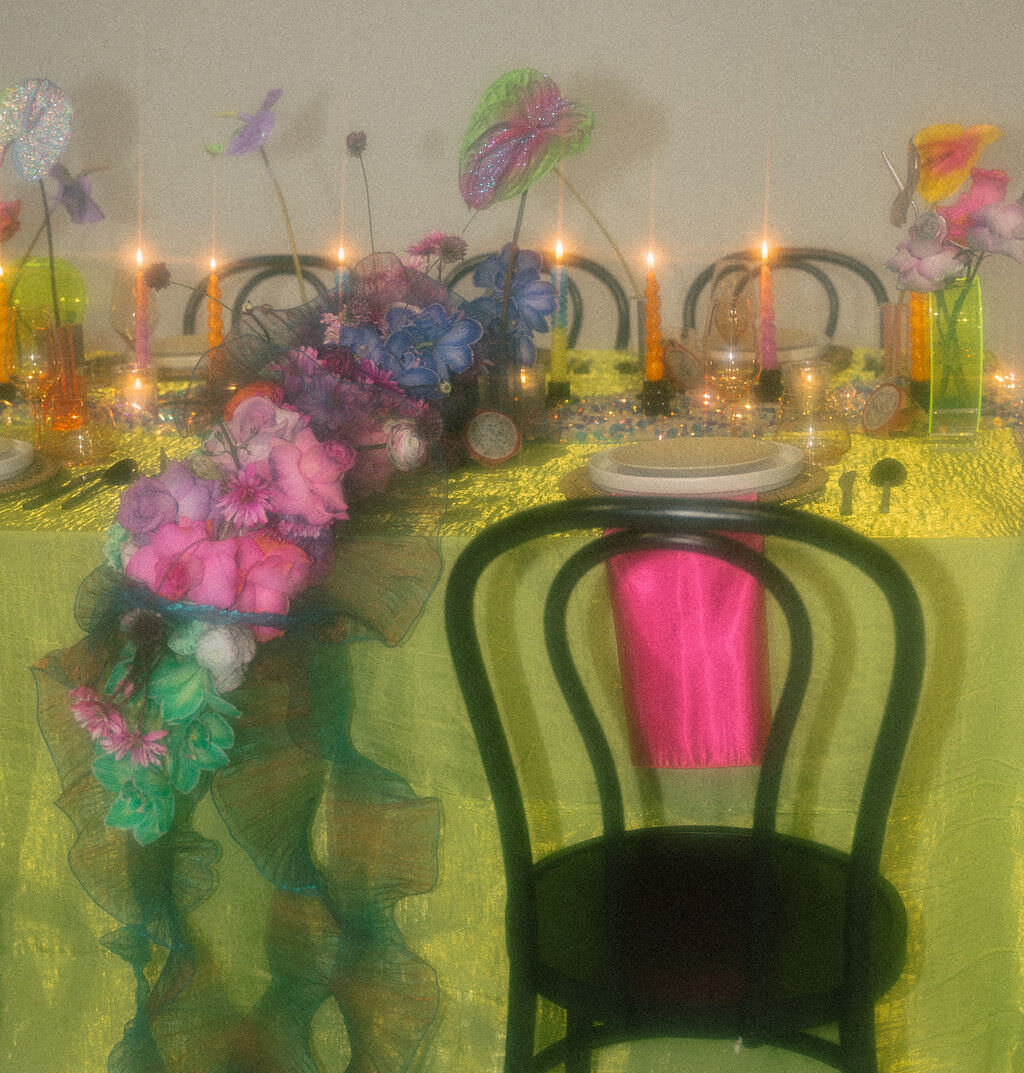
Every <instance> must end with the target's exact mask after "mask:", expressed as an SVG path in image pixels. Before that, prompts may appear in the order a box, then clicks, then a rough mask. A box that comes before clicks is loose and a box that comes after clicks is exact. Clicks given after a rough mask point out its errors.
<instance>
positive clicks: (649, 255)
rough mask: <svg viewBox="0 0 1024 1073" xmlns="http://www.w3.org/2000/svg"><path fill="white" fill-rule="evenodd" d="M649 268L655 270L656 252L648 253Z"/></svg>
mask: <svg viewBox="0 0 1024 1073" xmlns="http://www.w3.org/2000/svg"><path fill="white" fill-rule="evenodd" d="M647 267H648V268H654V250H648V251H647Z"/></svg>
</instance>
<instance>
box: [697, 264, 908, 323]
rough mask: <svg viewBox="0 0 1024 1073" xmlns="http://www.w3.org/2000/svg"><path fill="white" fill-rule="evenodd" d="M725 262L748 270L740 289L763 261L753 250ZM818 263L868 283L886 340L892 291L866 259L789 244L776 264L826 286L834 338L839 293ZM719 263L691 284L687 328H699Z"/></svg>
mask: <svg viewBox="0 0 1024 1073" xmlns="http://www.w3.org/2000/svg"><path fill="white" fill-rule="evenodd" d="M722 261H733V262H735V264H736V267H735V269H732V268H731V267H729V266H727V268H726V272H727V273H728V272H730V271H736V272H745V273H746V274H745V276H744V277H743V279H742V281H741V282H740V284H739V286H740V288H742V287H744V286H746V284H747V282H748V280H749V278H750V276H752V275H753V274H754V273H755V272H756V271H757V268H758V266H759V265H760V263H761V259H760V257H759V256H758V255H757V254H755V253H753V252H751V251H740V252H738V253H731V254H729V255H728V256H727V257H723V258H722ZM815 262H820V263H822V264H828V265H835V266H836V267H839V268H845V269H848V270H849V271H850V272H853V273H855V274H856V275H857V276H859V277H860V278H861V279H862V280H863V281H864V282H865V283H866V284H867V285H868V287H869V288H870V290H871V293H872V295H873V296H874V299H875V301H876V302H877V304H878V323H879V329H878V330H879V340H880V342H884V337H883V335H882V331H883V326H882V306H883V305H885V303H886V302H888V301H889V294H888V292H887V291H886V289H885V284H884V283H883V282H882V280H881V278H880V277H879V275H878V273H877V272H875V271H874V270H873V269H871V268H869V267H868V266H867V265H866V264H864V262H863V261H858V260H857V258H856V257H851V256H850V255H849V254H845V253H840V252H838V251H836V250H826V249H820V248H818V247H815V246H785V247H783V248H782V249H779V250H776V251H775V257H774V259H773V261H772V267H779V268H794V269H799V270H800V271H801V272H805V273H807V274H808V275H810V276H812V277H813V278H814V279H816V280H817V281H818V282H819V283H820V284H821V285H822V287H824V289H825V293H826V295H827V297H828V306H829V313H828V320H827V321H826V325H825V335H826V336H827V337H828V338H829V339H830V340H831V339H832V337H833V336H834V335H835V331H836V325H837V324H838V322H839V293H838V291H837V290H836V287H835V284H834V283H833V282H832V280H831V279H830V278H829V276H828V275H827V273H826V272H825V271H823V270H822V269H821V268H819V267H818V265H817V264H816V263H815ZM719 263H720V262H715V264H711V265H708V267H707V268H705V269H703V270H702V271H701V272H700V274H699V275H698V276H697V277H696V278H695V279H694V281H693V282H692V283H691V284H690V286H689V289H688V290H687V292H686V297H685V299H684V301H683V328H684V330H687V329H689V330H693V329H695V328H696V323H697V303H698V301H699V300H700V296H701V294H702V292H703V291H704V288H705V287H707V285H708V284H709V283H710V282H711V279H712V277H713V276H714V272H715V265H716V264H719Z"/></svg>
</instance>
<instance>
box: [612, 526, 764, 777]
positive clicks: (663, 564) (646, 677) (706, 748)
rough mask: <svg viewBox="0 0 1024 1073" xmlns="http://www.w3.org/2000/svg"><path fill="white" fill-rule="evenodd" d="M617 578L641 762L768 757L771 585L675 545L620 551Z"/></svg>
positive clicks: (622, 654)
mask: <svg viewBox="0 0 1024 1073" xmlns="http://www.w3.org/2000/svg"><path fill="white" fill-rule="evenodd" d="M730 535H731V536H732V537H733V538H734V539H736V540H739V541H742V542H743V543H745V544H748V545H750V546H751V547H754V548H758V549H760V547H761V546H762V544H763V538H762V537H761V536H760V535H759V534H747V533H736V534H730ZM608 577H609V584H610V587H611V595H612V611H613V615H614V619H615V629H616V634H617V638H618V649H619V664H620V667H621V672H622V681H623V689H624V692H625V700H626V711H627V714H628V716H629V719H630V733H631V736H632V746H633V759H634V762H635V763H636V764H637V765H638V766H640V767H663V768H693V767H742V766H746V765H751V764H757V763H759V762H760V759H761V750H762V747H763V745H764V738H765V734H766V732H767V728H768V720H769V712H770V708H769V704H770V700H769V693H768V660H767V646H766V636H765V599H764V590H763V589H762V588H761V586H760V585H759V584H758V583H757V582H756V581H754V580H753V578H751V577H750V576H749V575H748V574H746V573H744V572H743V571H742V570H740V569H738V568H737V567H735V566H731V565H730V564H729V563H724V562H720V561H719V560H717V559H713V558H711V557H710V556H705V555H699V554H697V553H696V552H685V551H671V550H667V551H642V552H632V553H630V554H628V555H619V556H616V557H615V558H613V559H610V560H609V561H608Z"/></svg>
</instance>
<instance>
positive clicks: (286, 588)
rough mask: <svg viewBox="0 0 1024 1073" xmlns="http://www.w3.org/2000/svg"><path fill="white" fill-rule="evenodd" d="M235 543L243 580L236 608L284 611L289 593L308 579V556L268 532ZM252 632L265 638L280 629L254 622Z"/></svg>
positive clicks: (280, 613)
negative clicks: (256, 624) (239, 546)
mask: <svg viewBox="0 0 1024 1073" xmlns="http://www.w3.org/2000/svg"><path fill="white" fill-rule="evenodd" d="M239 543H240V544H241V545H242V547H241V548H240V556H239V558H240V561H241V563H242V564H243V568H244V580H243V582H242V588H241V591H240V592H239V594H238V599H237V602H236V604H235V606H236V608H237V609H238V610H239V611H247V612H252V613H255V614H271V615H284V614H287V612H288V607H289V605H290V603H291V600H292V597H293V596H295V594H296V593H298V592H300V591H301V590H302V589H304V588H305V587H306V585H307V584H308V583H309V570H310V558H309V556H308V555H307V554H306V553H305V552H304V551H303V550H302V549H301V548H299V547H296V545H294V544H290V543H288V542H287V541H284V540H279V539H277V538H276V537H274V536H272V535H271V534H270V533H257V534H255V535H252V536H247V537H240V538H239ZM254 632H255V634H256V639H257V640H259V641H266V640H269V639H270V638H271V637H277V636H279V635H280V634H281V632H282V631H281V630H277V629H274V628H273V627H270V626H257V627H255V630H254Z"/></svg>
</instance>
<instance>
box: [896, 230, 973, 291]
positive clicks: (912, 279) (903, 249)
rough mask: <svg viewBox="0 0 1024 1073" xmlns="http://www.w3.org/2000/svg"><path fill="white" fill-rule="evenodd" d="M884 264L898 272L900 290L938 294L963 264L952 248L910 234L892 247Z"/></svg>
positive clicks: (954, 276)
mask: <svg viewBox="0 0 1024 1073" xmlns="http://www.w3.org/2000/svg"><path fill="white" fill-rule="evenodd" d="M885 264H886V267H887V268H891V269H892V270H893V271H894V272H898V273H899V277H900V278H899V287H900V290H904V291H916V292H917V293H918V294H926V293H927V292H929V291H940V290H942V288H943V287H945V286H946V284H947V283H949V282H950V281H951V280H954V279H956V278H957V276H960V275H962V274H963V272H964V262H963V259H962V257H961V256H960V251H959V250H958V249H957V247H956V246H952V245H950V244H949V243H947V242H943V241H941V240H939V239H923V238H916V237H914V236H913V235H911V237H910V238H908V239H905V240H904V241H903V242H901V243H900V244H899V245H898V246H897V247H896V255H895V256H894V257H891V258H890V259H889V260H888V261H886V262H885Z"/></svg>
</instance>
